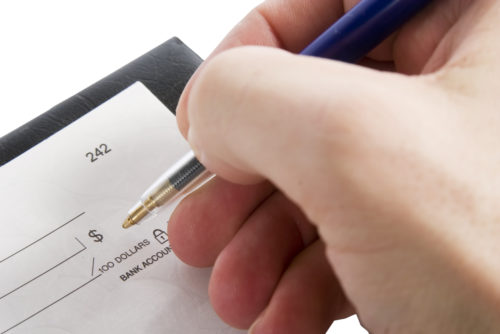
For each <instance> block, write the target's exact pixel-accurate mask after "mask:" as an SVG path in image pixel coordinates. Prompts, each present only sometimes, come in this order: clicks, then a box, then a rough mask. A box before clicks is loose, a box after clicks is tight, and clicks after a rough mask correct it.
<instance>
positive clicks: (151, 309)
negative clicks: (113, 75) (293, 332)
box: [0, 83, 241, 334]
mask: <svg viewBox="0 0 500 334" xmlns="http://www.w3.org/2000/svg"><path fill="white" fill-rule="evenodd" d="M188 150H189V147H188V146H187V144H186V143H185V141H184V139H183V138H182V137H181V135H180V134H179V132H178V130H177V125H176V121H175V117H174V116H173V115H172V114H171V113H170V112H169V111H168V110H167V108H166V107H165V106H164V105H163V104H162V103H161V102H160V101H159V100H158V99H157V98H156V97H155V96H154V95H153V94H152V93H151V92H149V90H148V89H147V88H146V87H145V86H143V85H142V84H140V83H136V84H134V85H132V86H131V87H129V88H128V89H126V90H124V91H123V92H122V93H120V94H119V95H117V96H115V97H114V98H113V99H111V100H109V101H107V102H106V103H104V104H103V105H101V106H99V107H98V108H96V109H94V110H93V111H91V112H90V113H88V114H86V115H85V116H83V117H82V118H80V119H79V120H77V121H76V122H74V123H72V124H71V125H69V126H67V127H65V128H64V129H62V130H61V131H59V132H58V133H56V134H55V135H53V136H51V137H49V138H48V139H47V140H45V141H43V142H42V143H40V144H38V145H37V146H35V147H33V148H32V149H31V150H29V151H28V152H26V153H24V154H22V155H21V156H19V157H17V158H16V159H14V160H12V161H10V162H9V163H7V164H6V165H4V166H2V167H1V168H0V189H1V192H0V208H1V212H2V215H1V217H2V233H1V234H0V334H4V333H9V334H18V333H30V334H32V333H50V334H63V333H64V334H66V333H71V334H76V333H82V334H83V333H85V334H87V333H183V334H185V333H240V332H241V331H238V330H234V329H231V328H229V327H228V326H227V325H225V324H223V323H222V322H221V320H219V319H218V318H217V316H216V315H215V313H214V312H213V310H212V308H211V306H210V304H209V301H208V296H207V283H208V277H209V274H210V271H209V269H202V270H201V269H195V268H191V267H188V266H187V265H184V264H182V263H181V262H180V261H179V260H178V259H177V258H176V257H175V255H174V254H173V253H172V249H171V248H170V244H169V241H168V235H167V233H166V226H167V222H168V218H169V215H170V213H171V209H170V210H165V211H164V212H162V213H161V214H160V215H158V216H156V217H153V218H151V219H149V220H147V221H145V222H144V223H142V224H140V225H138V226H134V227H133V228H131V229H128V230H124V229H122V227H121V224H122V221H123V219H124V218H125V217H126V213H127V211H128V209H129V208H130V207H131V206H132V205H133V204H134V203H135V202H136V201H137V199H138V198H139V196H140V194H141V193H142V192H143V191H144V190H145V188H146V187H147V186H148V185H149V184H151V183H152V182H153V181H154V180H155V179H156V177H157V176H159V175H160V174H161V173H162V172H164V171H165V170H166V169H167V167H169V166H170V165H171V164H172V163H174V162H175V161H177V159H179V158H180V157H181V156H182V155H183V154H184V153H186V152H187V151H188Z"/></svg>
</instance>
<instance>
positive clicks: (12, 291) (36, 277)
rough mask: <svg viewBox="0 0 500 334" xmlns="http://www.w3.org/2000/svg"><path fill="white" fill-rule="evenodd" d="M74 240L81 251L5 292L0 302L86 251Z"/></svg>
mask: <svg viewBox="0 0 500 334" xmlns="http://www.w3.org/2000/svg"><path fill="white" fill-rule="evenodd" d="M75 239H76V241H78V242H79V243H80V245H82V246H83V247H84V248H83V249H80V250H79V251H78V252H76V253H75V254H73V255H71V256H70V257H68V258H66V259H64V260H62V261H61V262H59V263H58V264H56V265H55V266H53V267H51V268H49V269H47V270H46V271H44V272H43V273H41V274H40V275H38V276H35V277H33V278H32V279H30V280H29V281H28V282H26V283H23V284H21V285H20V286H18V287H17V288H15V289H14V290H11V291H9V292H7V293H6V294H4V295H3V296H1V297H0V300H2V299H3V298H5V297H7V296H8V295H10V294H12V293H14V292H16V291H17V290H19V289H21V288H22V287H24V286H26V285H27V284H30V283H31V282H33V281H34V280H36V279H38V278H40V277H42V276H43V275H45V274H46V273H48V272H49V271H51V270H53V269H55V268H57V267H59V266H60V265H61V264H63V263H64V262H66V261H69V260H71V259H72V258H74V257H75V256H77V255H78V254H80V253H81V252H83V251H84V250H86V249H87V247H85V245H84V244H82V243H81V241H80V240H78V238H76V237H75Z"/></svg>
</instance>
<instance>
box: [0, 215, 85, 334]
mask: <svg viewBox="0 0 500 334" xmlns="http://www.w3.org/2000/svg"><path fill="white" fill-rule="evenodd" d="M84 214H85V212H82V213H80V214H79V215H78V216H76V217H74V218H71V219H70V220H68V221H67V222H66V223H64V224H62V225H61V226H59V227H58V228H56V229H54V230H52V231H50V232H49V233H47V234H45V235H44V236H42V237H40V238H38V239H36V240H35V241H33V242H32V243H30V244H29V245H27V246H24V247H23V248H21V249H20V250H18V251H17V252H15V253H13V254H10V255H9V256H7V257H6V258H5V259H3V260H0V263H2V262H4V261H6V260H8V259H10V258H11V257H13V256H14V255H17V254H19V253H21V252H22V251H23V250H25V249H26V248H29V247H31V246H33V245H34V244H36V243H37V242H39V241H40V240H43V239H44V238H46V237H48V236H49V235H51V234H52V233H54V232H55V231H57V230H59V229H61V228H63V227H64V226H66V225H68V224H69V223H71V222H72V221H74V220H76V219H77V218H79V217H81V216H83V215H84ZM0 334H1V333H0Z"/></svg>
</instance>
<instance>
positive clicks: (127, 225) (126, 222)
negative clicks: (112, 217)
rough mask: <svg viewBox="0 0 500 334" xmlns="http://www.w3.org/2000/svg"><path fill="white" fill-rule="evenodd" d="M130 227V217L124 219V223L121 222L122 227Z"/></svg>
mask: <svg viewBox="0 0 500 334" xmlns="http://www.w3.org/2000/svg"><path fill="white" fill-rule="evenodd" d="M132 225H134V222H133V221H132V219H130V217H127V219H125V221H124V222H123V224H122V227H123V228H129V227H130V226H132Z"/></svg>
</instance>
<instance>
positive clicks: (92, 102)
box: [0, 37, 202, 166]
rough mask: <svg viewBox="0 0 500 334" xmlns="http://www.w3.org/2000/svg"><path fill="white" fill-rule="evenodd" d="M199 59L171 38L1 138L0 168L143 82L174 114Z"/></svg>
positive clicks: (178, 40) (200, 60)
mask: <svg viewBox="0 0 500 334" xmlns="http://www.w3.org/2000/svg"><path fill="white" fill-rule="evenodd" d="M201 62H202V59H201V58H200V57H199V56H198V55H197V54H196V53H194V52H193V51H192V50H191V49H190V48H189V47H187V46H186V45H185V44H184V43H183V42H182V41H181V40H180V39H178V38H176V37H174V38H171V39H169V40H168V41H166V42H165V43H163V44H161V45H160V46H158V47H156V48H155V49H153V50H151V51H149V52H148V53H146V54H144V55H143V56H141V57H139V58H137V59H136V60H134V61H132V62H130V63H129V64H127V65H125V66H123V67H122V68H120V69H119V70H117V71H115V72H114V73H112V74H110V75H108V76H107V77H105V78H104V79H102V80H100V81H98V82H96V83H95V84H93V85H92V86H90V87H88V88H86V89H84V90H82V91H81V92H79V93H78V94H76V95H74V96H72V97H70V98H69V99H67V100H65V101H63V102H62V103H60V104H58V105H56V106H55V107H53V108H52V109H50V110H49V111H47V112H45V113H43V114H41V115H40V116H38V117H37V118H35V119H33V120H31V121H30V122H28V123H26V124H24V125H22V126H21V127H19V128H18V129H16V130H14V131H12V132H10V133H8V134H7V135H5V136H3V137H1V138H0V166H2V165H4V164H6V163H7V162H9V161H10V160H12V159H14V158H15V157H17V156H18V155H20V154H22V153H24V152H25V151H27V150H29V149H30V148H31V147H33V146H35V145H37V144H38V143H40V142H41V141H43V140H45V139H47V138H48V137H50V136H51V135H53V134H54V133H56V132H57V131H59V130H61V129H62V128H64V127H65V126H67V125H68V124H70V123H72V122H74V121H76V120H77V119H78V118H80V117H81V116H83V115H85V114H86V113H88V112H89V111H91V110H92V109H94V108H96V107H98V106H99V105H100V104H102V103H104V102H105V101H107V100H109V99H110V98H112V97H113V96H115V95H116V94H118V93H120V92H121V91H123V90H124V89H126V88H127V87H129V86H130V85H132V84H133V83H135V82H137V81H140V82H142V83H143V84H144V85H145V86H146V87H147V88H148V89H149V90H150V91H151V92H152V93H153V94H154V95H155V96H156V97H157V98H158V99H159V100H160V101H161V102H162V103H163V104H165V106H167V107H168V109H169V110H171V111H172V112H175V109H176V107H177V102H178V101H179V98H180V95H181V93H182V90H183V88H184V86H185V85H186V83H187V81H188V80H189V78H190V77H191V76H192V75H193V73H194V71H195V70H196V68H197V67H198V66H199V65H200V64H201Z"/></svg>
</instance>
